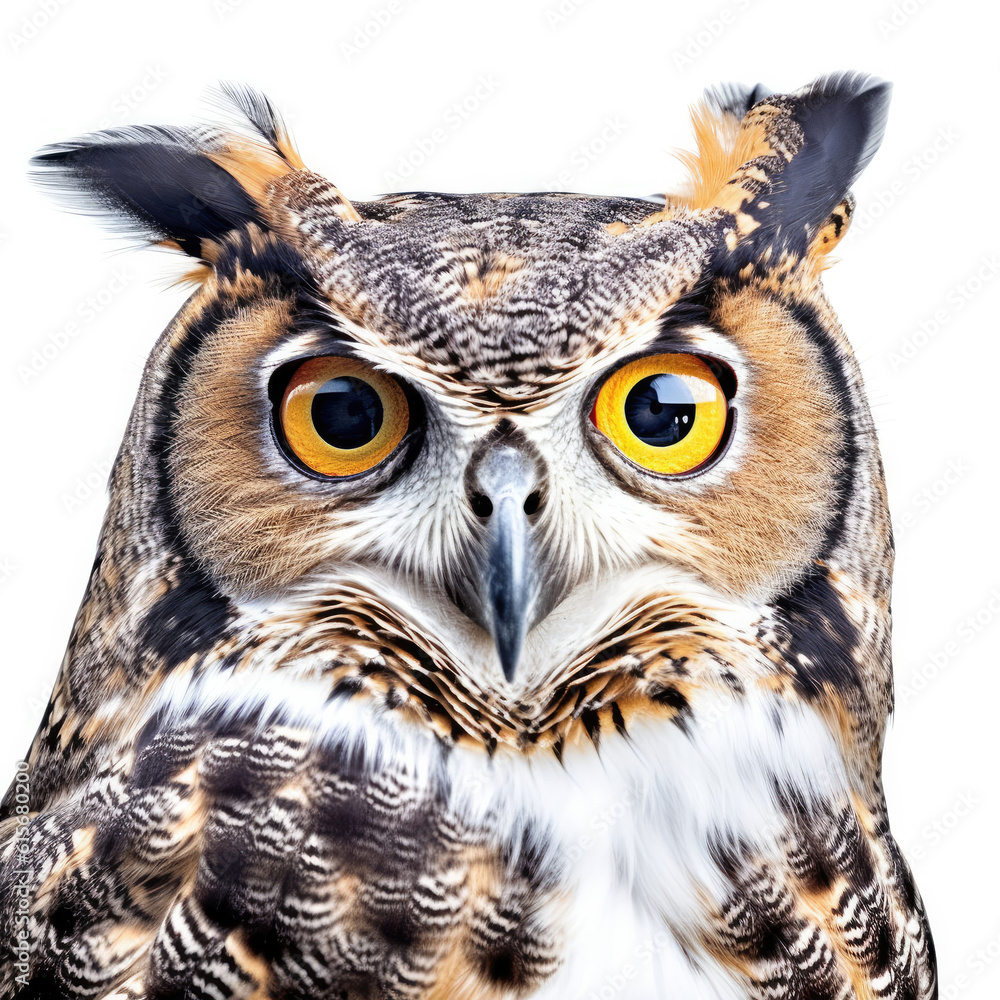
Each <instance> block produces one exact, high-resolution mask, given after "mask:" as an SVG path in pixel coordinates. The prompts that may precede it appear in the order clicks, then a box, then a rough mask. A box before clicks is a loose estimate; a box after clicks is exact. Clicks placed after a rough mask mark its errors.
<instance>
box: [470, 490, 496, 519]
mask: <svg viewBox="0 0 1000 1000" xmlns="http://www.w3.org/2000/svg"><path fill="white" fill-rule="evenodd" d="M469 502H470V503H471V504H472V513H473V514H475V515H476V517H489V516H490V514H492V513H493V501H492V500H490V498H489V497H488V496H486V495H485V494H483V493H473V494H472V497H471V498H470V501H469Z"/></svg>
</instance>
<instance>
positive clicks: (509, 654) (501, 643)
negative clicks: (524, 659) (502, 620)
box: [496, 634, 523, 683]
mask: <svg viewBox="0 0 1000 1000" xmlns="http://www.w3.org/2000/svg"><path fill="white" fill-rule="evenodd" d="M522 641H523V637H522V636H520V635H510V634H508V635H498V636H496V649H497V655H498V656H499V657H500V666H501V668H502V669H503V675H504V677H506V678H507V681H508V683H509V682H510V681H512V680H513V679H514V674H515V673H517V665H518V663H519V662H520V659H521V644H522Z"/></svg>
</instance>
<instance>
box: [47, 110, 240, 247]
mask: <svg viewBox="0 0 1000 1000" xmlns="http://www.w3.org/2000/svg"><path fill="white" fill-rule="evenodd" d="M31 167H32V175H33V178H34V179H35V180H36V181H37V182H38V183H39V184H41V185H42V186H43V187H45V188H47V189H49V190H50V191H51V192H52V193H54V194H55V195H56V197H57V198H59V199H60V200H62V201H64V202H67V203H68V205H69V207H70V208H73V209H76V210H81V211H84V212H88V213H93V214H98V215H102V216H103V215H110V216H111V217H112V224H113V226H114V227H115V228H116V229H119V230H121V231H124V232H125V233H128V234H129V235H138V236H140V237H141V238H143V239H145V240H149V241H150V242H154V243H169V244H175V245H176V246H178V247H180V249H181V250H183V251H184V252H185V253H187V254H190V255H191V256H193V257H198V256H200V255H201V244H202V241H203V240H206V239H214V238H216V237H218V236H220V235H222V234H223V233H225V232H228V231H229V230H232V229H236V228H239V227H240V226H244V225H246V224H247V223H249V222H252V221H255V220H256V219H257V218H258V215H259V213H258V210H257V205H256V203H255V202H254V200H253V198H251V197H250V195H249V194H248V193H247V192H246V191H245V190H244V189H243V188H242V187H241V186H240V185H239V184H238V183H237V182H236V180H235V179H234V178H233V177H232V176H230V174H228V173H227V172H226V171H225V170H224V169H223V168H222V167H221V166H219V164H217V163H215V162H214V161H213V160H212V159H210V158H209V157H208V156H207V155H206V153H205V148H204V144H202V143H201V142H199V141H198V139H197V138H196V137H195V134H194V133H193V132H187V131H184V130H182V129H171V128H158V127H153V126H145V127H141V128H130V129H117V130H115V131H108V132H98V133H95V134H92V135H88V136H84V137H83V138H82V139H79V140H76V141H75V142H68V143H61V144H57V145H53V146H47V147H46V148H45V149H43V150H42V151H41V152H40V153H38V154H37V155H36V156H35V157H34V158H33V159H32V161H31Z"/></svg>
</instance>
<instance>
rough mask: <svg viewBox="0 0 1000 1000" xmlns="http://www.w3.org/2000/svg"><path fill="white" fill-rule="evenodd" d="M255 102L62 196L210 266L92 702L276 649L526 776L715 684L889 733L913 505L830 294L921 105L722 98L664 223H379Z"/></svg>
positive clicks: (485, 210) (507, 212) (130, 489)
mask: <svg viewBox="0 0 1000 1000" xmlns="http://www.w3.org/2000/svg"><path fill="white" fill-rule="evenodd" d="M228 94H229V97H230V99H231V100H232V101H233V102H234V104H235V105H236V106H237V108H238V109H239V110H240V111H241V112H242V114H243V115H244V116H245V118H246V127H245V128H244V129H242V130H241V131H240V132H238V133H236V132H230V131H224V130H219V129H209V128H202V129H179V128H176V129H175V128H161V127H155V128H154V127H146V128H133V129H127V130H119V131H113V132H103V133H98V134H96V135H92V136H89V137H86V138H84V139H81V140H79V141H77V142H72V143H68V144H64V145H59V146H55V147H50V148H48V149H47V150H45V151H43V152H42V153H41V154H40V155H39V156H38V157H37V159H36V161H35V162H36V167H37V170H38V172H39V175H40V177H41V179H42V180H43V181H44V182H45V183H49V184H52V185H54V186H56V187H57V188H58V189H59V190H61V191H64V192H66V191H68V192H70V193H71V194H72V195H73V196H74V197H75V198H76V199H78V201H79V199H80V197H81V196H83V198H84V200H85V201H86V204H87V205H88V206H90V207H91V208H96V209H98V210H99V211H100V212H102V213H106V214H110V215H111V216H112V217H114V218H115V219H116V220H118V221H119V222H120V223H122V224H124V225H125V226H126V228H127V229H129V230H130V231H132V232H138V233H141V234H142V235H143V236H144V237H146V238H148V239H149V240H151V241H152V242H155V243H158V244H160V245H162V246H165V247H170V248H172V249H174V250H176V251H177V252H179V253H181V254H186V255H187V256H189V257H191V258H193V259H194V260H195V261H196V262H197V263H196V265H195V269H194V271H193V272H192V273H191V275H190V279H191V280H192V281H193V282H194V284H195V286H196V287H195V291H194V293H193V294H192V295H191V297H190V298H189V299H188V301H187V302H186V303H185V304H184V306H183V308H182V309H181V311H180V313H179V314H178V316H177V317H176V319H175V320H174V321H173V322H172V323H171V325H170V326H169V328H168V329H167V330H166V331H165V332H164V334H163V336H162V338H161V339H160V341H159V343H158V345H157V346H156V348H155V349H154V351H153V353H152V356H151V358H150V361H149V364H148V367H147V369H146V372H145V375H144V378H143V381H142V386H141V388H140V391H139V396H138V400H137V403H136V407H135V410H134V412H133V415H132V419H131V422H130V424H129V428H128V432H127V436H126V439H125V443H124V445H123V448H122V451H121V454H120V456H119V460H118V463H117V466H116V470H115V473H114V476H113V481H112V497H111V506H110V509H109V514H108V518H107V521H106V524H105V528H104V533H103V536H102V541H101V551H100V556H99V560H98V564H97V566H96V567H95V571H94V577H93V579H92V581H91V591H90V597H91V600H92V604H93V606H95V607H100V608H101V609H102V613H101V614H100V615H96V614H90V615H89V616H88V618H87V620H86V621H83V620H82V619H81V621H78V624H77V636H76V642H77V649H78V650H80V649H85V648H86V647H87V646H88V644H89V645H90V646H91V647H92V649H91V652H93V649H96V648H97V647H98V646H100V647H101V649H103V650H105V651H107V650H109V649H110V650H112V651H113V655H110V656H108V655H105V656H104V658H103V659H101V662H102V663H104V664H106V666H104V667H102V668H101V671H103V673H102V672H101V671H98V676H96V678H95V676H94V667H93V663H94V662H95V659H99V658H98V657H96V655H95V656H83V654H80V656H81V662H83V661H84V660H86V662H87V663H88V664H89V667H88V669H89V670H90V674H89V675H88V676H89V679H88V682H87V683H88V684H89V685H91V686H96V687H98V688H99V687H100V686H101V685H105V686H107V685H111V686H113V685H114V684H115V683H120V682H121V677H122V676H127V677H129V678H132V679H134V678H136V677H139V678H143V677H149V676H151V675H153V674H154V673H155V672H156V671H157V670H166V671H170V670H173V669H175V668H177V667H179V666H181V665H190V664H191V663H194V662H196V661H197V662H202V661H204V659H205V657H206V656H209V655H211V657H213V658H214V661H215V662H216V663H219V664H224V665H226V666H227V668H232V669H241V668H242V666H243V665H245V664H247V663H250V662H251V661H254V657H255V656H258V655H260V652H259V651H260V650H261V649H262V648H265V647H266V648H267V650H268V654H269V657H270V661H269V662H271V663H272V664H285V665H286V666H287V669H288V670H289V671H299V672H300V673H306V672H309V671H313V672H315V670H317V669H321V670H322V671H329V672H331V673H330V676H331V677H332V681H331V683H332V684H333V688H334V689H335V690H343V691H346V692H347V693H350V694H352V695H353V694H354V693H356V692H358V691H360V690H362V689H364V690H366V691H368V692H369V693H370V694H371V695H372V696H373V697H375V696H377V697H379V698H381V699H383V703H384V704H385V705H386V706H387V707H388V708H393V707H396V706H399V705H401V704H404V703H405V704H406V705H410V706H411V707H412V710H413V711H414V712H417V713H420V714H421V717H422V718H426V719H429V720H431V721H432V722H433V723H434V725H435V726H437V727H438V728H439V729H440V730H441V731H442V732H443V733H445V734H446V735H448V736H449V737H451V738H456V739H458V738H462V737H465V736H468V735H469V734H470V733H480V734H485V736H484V737H483V738H484V739H486V741H487V743H492V744H493V745H495V743H496V741H497V740H505V739H514V738H515V737H514V736H512V735H511V734H512V733H513V734H516V739H517V740H518V741H519V742H520V743H521V744H528V743H531V742H536V741H542V742H545V741H546V740H550V741H554V742H555V743H556V744H557V745H558V743H559V741H560V740H561V739H562V736H560V735H559V733H560V732H561V730H560V727H562V726H563V725H564V723H566V724H568V722H567V720H576V721H577V722H581V723H582V725H583V726H584V727H585V729H586V730H587V732H588V733H589V734H590V735H591V736H592V737H594V734H595V733H597V734H599V733H600V731H601V729H602V727H603V728H605V729H607V728H609V727H610V726H614V727H617V728H619V729H622V728H624V727H625V726H626V725H627V723H628V715H629V712H630V711H632V710H635V709H636V706H638V705H639V704H640V703H641V704H643V705H649V704H657V705H659V706H660V707H661V708H662V710H663V711H669V712H672V713H675V714H676V713H683V711H684V710H685V706H686V699H687V695H686V693H685V686H684V673H685V670H694V669H696V666H695V665H697V664H706V663H708V664H711V665H712V667H713V669H715V670H716V671H717V675H718V678H717V679H718V683H720V684H740V683H743V682H744V681H745V678H744V677H742V675H741V673H740V671H741V670H749V671H751V672H752V671H754V670H763V669H764V668H765V667H767V668H768V669H775V670H776V672H777V674H778V675H780V677H781V678H783V680H782V683H785V682H787V683H788V684H789V685H792V686H794V687H796V689H797V690H798V691H799V693H800V694H802V695H803V696H814V697H821V696H823V694H824V692H826V693H827V694H829V693H831V692H833V693H834V694H836V696H837V697H839V698H841V699H843V698H845V697H848V696H847V695H845V692H850V691H861V690H862V689H863V690H865V691H866V692H867V695H866V697H865V698H864V699H861V698H860V697H859V699H858V704H861V703H862V701H863V702H864V703H865V704H869V705H870V704H872V703H873V702H874V704H882V705H884V704H886V703H887V699H888V698H889V694H888V690H889V688H888V674H887V667H886V666H885V665H884V663H883V654H884V653H885V646H886V642H887V620H888V619H887V615H888V585H889V572H890V561H891V539H890V535H889V528H888V522H887V517H886V509H885V501H884V496H883V485H882V475H881V469H880V465H879V459H878V453H877V448H876V443H875V439H874V434H873V430H872V425H871V420H870V417H869V413H868V409H867V406H866V403H865V400H864V396H863V393H862V388H861V383H860V378H859V374H858V370H857V366H856V364H855V362H854V360H853V356H852V354H851V351H850V348H849V346H848V344H847V342H846V341H845V339H844V337H843V335H842V332H841V329H840V327H839V325H838V323H837V320H836V318H835V316H834V314H833V312H832V311H831V309H830V307H829V305H828V303H827V300H826V298H825V297H824V294H823V291H822V287H821V282H820V275H821V272H822V271H823V269H824V268H825V267H826V266H828V264H829V261H830V258H829V253H830V251H831V250H832V249H833V248H834V247H835V246H836V245H837V244H838V242H839V241H840V239H841V238H842V237H843V235H844V233H845V231H846V230H847V227H848V225H849V223H850V218H851V211H852V205H853V201H852V198H851V196H850V194H849V189H850V187H851V185H852V183H853V182H854V180H855V178H856V177H857V176H858V174H859V173H860V172H861V171H862V170H863V169H864V167H865V165H866V164H867V163H868V161H869V160H870V159H871V157H872V155H873V154H874V152H875V150H876V148H877V147H878V145H879V142H880V140H881V137H882V132H883V128H884V121H885V114H886V107H887V102H888V94H889V87H888V85H887V84H885V83H883V82H880V81H878V80H875V79H873V78H871V77H866V76H860V75H850V74H843V75H836V76H829V77H826V78H823V79H820V80H818V81H816V82H815V83H813V84H811V85H810V86H808V87H805V88H804V89H802V90H799V91H796V92H794V93H789V94H771V93H769V92H768V91H767V90H766V89H765V88H763V87H760V86H758V87H756V88H744V87H738V86H727V87H722V88H718V89H715V90H713V91H710V92H709V93H708V94H707V95H706V96H705V98H704V100H703V101H702V102H701V103H700V104H699V105H698V106H697V107H696V108H695V111H694V128H695V135H696V139H697V151H696V152H694V153H690V154H686V155H684V156H683V159H684V162H685V163H686V166H687V168H688V172H689V179H688V181H687V183H686V186H685V187H684V188H683V190H681V191H679V192H678V193H676V194H672V195H667V196H658V197H653V198H648V199H644V198H623V197H598V196H590V195H580V194H568V193H555V194H554V193H538V194H496V193H494V194H469V195H456V194H433V193H422V192H420V193H405V194H394V195H388V196H385V197H382V198H379V199H378V200H375V201H367V202H351V201H349V200H348V198H347V197H345V196H344V195H343V194H341V192H340V191H339V190H338V189H337V188H336V187H335V186H334V185H333V184H332V183H330V182H329V181H328V180H326V179H325V178H323V177H321V176H319V175H318V174H315V173H313V172H311V171H310V170H308V169H306V168H305V166H304V164H303V162H302V160H301V159H300V158H299V155H298V154H297V153H296V152H295V150H294V149H293V148H292V146H291V144H290V141H289V139H288V136H287V134H286V132H285V130H284V129H283V127H282V124H281V122H280V119H279V118H278V116H277V115H276V113H275V112H274V110H273V108H272V107H271V105H270V104H269V103H268V102H267V101H266V100H265V99H264V98H263V97H261V96H259V95H257V94H254V93H252V92H249V91H245V90H237V89H234V88H230V89H229V90H228ZM331 636H336V637H337V643H336V644H333V643H332V642H331ZM820 646H822V647H823V649H824V653H823V656H822V657H821V658H817V657H816V656H814V655H813V653H814V651H815V650H816V649H817V648H819V647H820ZM334 649H335V650H336V651H335V652H331V650H334ZM831 650H832V652H831ZM819 659H821V660H822V663H818V660H819ZM317 664H319V665H320V667H317ZM685 664H687V666H685ZM776 664H777V665H779V666H778V667H776V666H775V665H776ZM668 668H669V670H670V678H671V680H670V683H669V684H667V683H666V681H665V680H664V677H665V674H664V671H665V670H667V669H668ZM698 669H702V668H701V667H698ZM116 678H117V680H116ZM848 700H850V699H849V698H848ZM547 734H549V735H547ZM551 734H556V735H551Z"/></svg>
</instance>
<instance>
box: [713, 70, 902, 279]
mask: <svg viewBox="0 0 1000 1000" xmlns="http://www.w3.org/2000/svg"><path fill="white" fill-rule="evenodd" d="M891 91H892V85H891V84H889V83H887V82H886V81H884V80H880V79H878V78H877V77H873V76H869V75H867V74H864V73H837V74H833V75H830V76H826V77H822V78H820V79H819V80H816V81H815V82H814V83H812V84H810V85H809V86H808V87H805V88H803V89H802V90H799V91H796V92H795V93H792V94H777V95H769V96H767V97H764V98H762V100H761V103H763V104H764V105H767V106H770V108H771V113H769V114H768V115H767V116H766V117H764V118H763V119H762V120H761V119H760V118H759V117H758V116H756V113H755V112H754V111H753V110H752V109H751V110H750V111H749V113H748V115H747V116H746V118H745V120H744V128H747V127H750V128H752V127H755V126H756V125H757V124H758V123H760V122H761V121H762V123H763V124H764V127H765V128H766V129H767V133H768V134H767V141H768V144H769V145H768V146H767V147H766V149H769V150H770V152H766V151H765V152H764V153H762V154H760V155H759V156H758V158H757V159H755V160H753V161H751V163H749V164H745V165H744V168H743V169H744V171H746V168H747V167H751V168H752V169H750V170H749V171H746V173H745V180H744V181H743V190H744V191H745V192H746V193H747V195H749V198H748V200H747V201H746V204H745V205H744V206H743V207H742V208H741V211H742V212H744V213H746V215H747V216H748V217H749V218H750V219H752V222H753V226H752V227H747V229H746V232H745V234H744V235H743V237H742V238H741V239H740V241H739V244H738V246H737V247H736V249H735V251H734V252H732V253H730V254H729V255H727V256H726V258H725V261H724V263H722V264H721V265H720V266H722V267H724V268H726V269H730V270H736V271H738V270H740V269H742V268H743V267H744V266H745V265H746V264H748V263H750V262H752V261H754V260H763V259H767V260H772V261H773V260H777V259H779V258H780V257H781V255H782V254H784V253H786V252H791V253H792V254H794V255H795V256H797V257H798V258H800V259H801V258H803V257H804V256H805V255H806V254H807V253H808V251H809V248H810V245H811V243H812V240H813V238H814V237H815V236H816V234H817V233H818V232H819V231H820V229H821V228H822V227H823V226H824V225H825V224H826V223H827V222H828V220H829V218H830V214H831V213H832V212H833V211H834V209H835V208H836V207H837V206H838V205H839V204H840V203H841V202H842V201H843V200H844V198H845V197H846V196H847V195H848V193H849V191H850V188H851V185H852V184H853V183H854V181H855V180H856V179H857V177H858V175H859V174H860V173H861V171H862V170H864V168H865V167H866V166H867V165H868V163H869V161H870V160H871V158H872V157H873V156H874V155H875V152H876V150H877V149H878V147H879V145H880V144H881V142H882V136H883V134H884V133H885V124H886V117H887V112H888V107H889V97H890V94H891ZM752 96H754V93H750V94H747V96H746V99H747V100H750V99H751V97H752ZM755 103H756V102H755ZM748 123H749V125H748ZM761 170H763V171H764V173H765V174H766V175H767V182H766V188H765V189H764V190H761V185H760V181H759V180H757V179H756V178H757V177H759V174H760V171H761ZM737 190H738V189H737Z"/></svg>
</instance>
